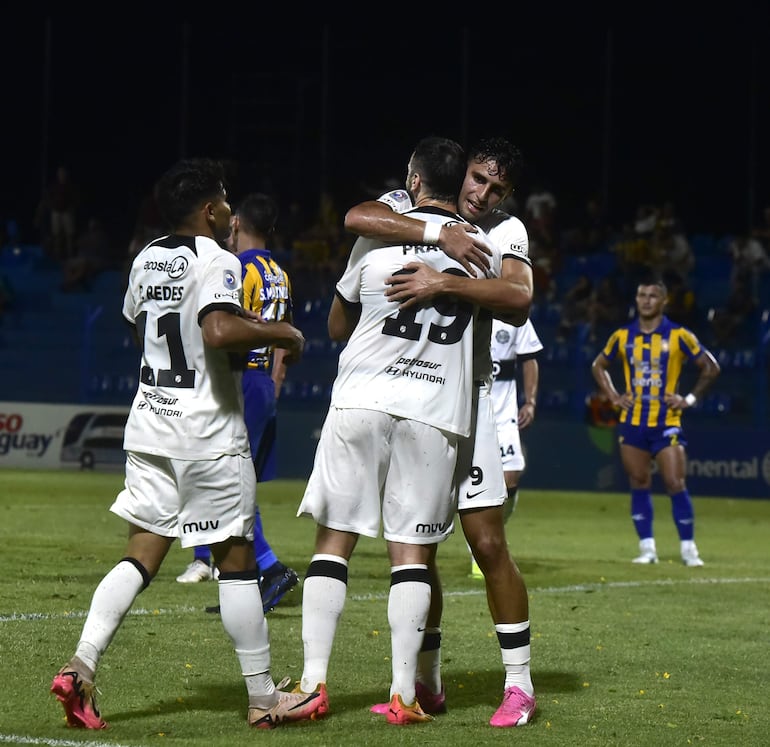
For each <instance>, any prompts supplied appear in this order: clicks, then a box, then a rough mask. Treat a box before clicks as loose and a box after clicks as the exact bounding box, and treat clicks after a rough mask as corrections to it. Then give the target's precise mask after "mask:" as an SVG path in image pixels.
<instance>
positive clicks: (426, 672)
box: [417, 628, 441, 694]
mask: <svg viewBox="0 0 770 747" xmlns="http://www.w3.org/2000/svg"><path fill="white" fill-rule="evenodd" d="M425 635H426V636H428V635H438V636H441V628H425ZM424 645H425V644H424V643H423V646H424ZM417 681H418V682H421V683H422V684H423V685H425V687H427V688H428V690H430V691H431V692H432V693H436V694H437V693H440V692H441V646H438V647H437V648H433V649H430V650H428V651H425V650H422V649H421V650H420V653H419V654H418V655H417Z"/></svg>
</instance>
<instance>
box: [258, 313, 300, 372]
mask: <svg viewBox="0 0 770 747" xmlns="http://www.w3.org/2000/svg"><path fill="white" fill-rule="evenodd" d="M266 324H272V325H274V326H275V328H276V342H275V343H273V344H274V345H275V347H277V348H283V349H284V350H285V351H286V354H285V355H284V357H283V362H284V363H285V364H286V365H287V366H290V365H292V363H298V362H299V360H300V359H301V358H302V351H303V350H304V348H305V336H304V335H303V334H302V332H300V331H299V330H298V329H297V328H296V327H295V326H294V325H292V324H289V323H288V322H266ZM279 328H280V330H279Z"/></svg>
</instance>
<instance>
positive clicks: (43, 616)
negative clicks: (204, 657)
mask: <svg viewBox="0 0 770 747" xmlns="http://www.w3.org/2000/svg"><path fill="white" fill-rule="evenodd" d="M767 583H770V578H691V579H656V580H651V581H608V582H607V583H592V584H575V585H572V586H546V587H541V588H534V589H529V590H528V593H529V595H530V596H532V595H536V594H571V593H574V592H582V591H608V590H612V589H642V588H645V587H654V586H686V585H696V584H709V585H720V584H767ZM485 593H486V592H485V591H484V589H469V590H467V591H444V596H445V597H465V596H469V597H473V596H480V595H482V594H485ZM387 596H388V593H387V592H378V593H375V594H349V595H348V600H349V601H353V602H366V601H369V600H375V599H377V600H379V599H387ZM180 612H182V613H188V612H200V608H199V607H172V608H164V607H159V608H155V609H145V608H143V607H138V608H136V609H132V610H131V611H130V612H129V613H128V614H129V615H136V616H138V617H143V616H149V617H153V616H158V615H176V614H179V613H180ZM87 614H88V610H72V611H71V612H59V613H56V614H48V613H43V612H14V613H11V614H10V615H7V614H6V615H0V623H8V622H35V621H37V620H66V619H77V618H83V617H85V616H86V615H87ZM2 741H3V735H2V734H0V742H2Z"/></svg>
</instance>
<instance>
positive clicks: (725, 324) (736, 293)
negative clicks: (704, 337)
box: [710, 275, 757, 347]
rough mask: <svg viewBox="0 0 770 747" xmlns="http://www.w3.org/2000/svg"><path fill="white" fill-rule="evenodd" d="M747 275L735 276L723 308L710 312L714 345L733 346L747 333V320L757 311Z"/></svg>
mask: <svg viewBox="0 0 770 747" xmlns="http://www.w3.org/2000/svg"><path fill="white" fill-rule="evenodd" d="M750 282H751V281H750V279H749V276H747V275H737V276H736V277H735V278H734V279H733V280H732V281H731V283H730V292H729V294H728V296H727V300H726V301H725V304H724V305H723V306H720V307H718V308H716V309H713V310H712V311H711V312H710V317H711V319H710V321H711V329H712V332H713V334H714V344H715V345H718V346H725V347H729V346H730V345H733V346H734V345H735V344H736V343H737V342H738V341H739V340H741V339H742V338H743V337H744V336H745V333H746V332H748V326H749V320H750V319H751V316H752V315H753V314H754V312H755V311H756V310H757V302H756V299H755V298H754V295H753V294H752V292H751V285H750Z"/></svg>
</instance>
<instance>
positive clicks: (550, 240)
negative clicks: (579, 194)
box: [524, 181, 556, 251]
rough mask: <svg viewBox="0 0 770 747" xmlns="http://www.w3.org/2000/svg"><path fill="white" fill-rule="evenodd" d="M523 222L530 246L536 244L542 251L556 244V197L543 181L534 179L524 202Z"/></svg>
mask: <svg viewBox="0 0 770 747" xmlns="http://www.w3.org/2000/svg"><path fill="white" fill-rule="evenodd" d="M524 223H525V224H526V226H527V233H528V234H529V241H530V247H532V244H533V243H534V244H536V245H537V246H538V247H540V248H542V249H543V250H544V251H548V250H550V249H551V248H552V247H554V246H555V244H556V198H555V197H554V195H553V192H551V191H550V190H549V189H548V188H547V187H546V186H545V185H544V184H543V183H541V182H540V181H536V182H534V183H533V185H532V189H531V190H530V193H529V196H528V197H527V199H526V201H525V202H524Z"/></svg>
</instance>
